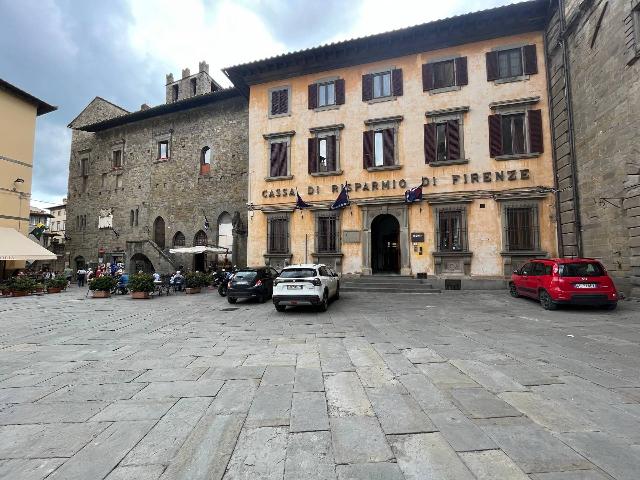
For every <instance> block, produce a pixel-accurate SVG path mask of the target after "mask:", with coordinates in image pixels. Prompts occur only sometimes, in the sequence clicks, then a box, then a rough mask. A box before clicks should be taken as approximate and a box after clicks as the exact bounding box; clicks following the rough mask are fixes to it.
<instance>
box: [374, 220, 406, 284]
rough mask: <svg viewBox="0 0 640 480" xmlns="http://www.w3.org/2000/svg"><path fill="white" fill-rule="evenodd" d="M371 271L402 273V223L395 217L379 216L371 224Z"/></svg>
mask: <svg viewBox="0 0 640 480" xmlns="http://www.w3.org/2000/svg"><path fill="white" fill-rule="evenodd" d="M371 270H372V272H373V273H400V223H399V222H398V220H397V219H396V217H394V216H393V215H388V214H385V215H378V216H377V217H376V218H374V219H373V222H371Z"/></svg>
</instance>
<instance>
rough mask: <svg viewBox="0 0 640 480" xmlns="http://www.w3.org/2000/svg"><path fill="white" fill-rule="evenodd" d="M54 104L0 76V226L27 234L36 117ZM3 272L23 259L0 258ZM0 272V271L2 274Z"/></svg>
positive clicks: (49, 109)
mask: <svg viewBox="0 0 640 480" xmlns="http://www.w3.org/2000/svg"><path fill="white" fill-rule="evenodd" d="M54 110H56V107H53V106H51V105H49V104H48V103H46V102H43V101H42V100H40V99H38V98H36V97H34V96H33V95H31V94H29V93H27V92H25V91H23V90H21V89H19V88H18V87H16V86H14V85H12V84H10V83H9V82H7V81H5V80H2V79H0V112H2V115H0V227H5V228H13V229H15V230H18V231H19V232H20V233H22V234H23V235H27V234H28V228H29V204H30V199H31V180H32V176H33V145H34V140H35V130H36V118H37V117H38V116H40V115H44V114H46V113H49V112H53V111H54ZM0 265H2V266H1V267H0V268H2V269H3V270H4V269H6V270H7V271H11V270H14V269H16V268H22V267H24V262H23V261H2V262H0ZM2 274H3V272H0V276H2Z"/></svg>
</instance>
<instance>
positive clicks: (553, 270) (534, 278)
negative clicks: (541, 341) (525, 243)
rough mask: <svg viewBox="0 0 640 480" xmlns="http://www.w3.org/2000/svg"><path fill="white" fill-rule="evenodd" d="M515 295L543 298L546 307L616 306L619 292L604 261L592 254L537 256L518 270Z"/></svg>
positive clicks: (512, 287) (513, 284)
mask: <svg viewBox="0 0 640 480" xmlns="http://www.w3.org/2000/svg"><path fill="white" fill-rule="evenodd" d="M509 292H510V293H511V296H512V297H519V296H525V297H531V298H535V299H538V300H540V304H541V305H542V307H543V308H544V309H545V310H555V309H556V308H557V307H558V305H561V304H575V305H596V306H603V307H606V308H608V309H609V310H614V309H615V308H616V306H617V305H618V292H617V291H616V286H615V285H614V284H613V280H611V277H610V276H609V275H608V274H607V271H606V270H605V268H604V267H603V266H602V264H601V263H600V262H599V261H597V260H594V259H592V258H552V259H537V260H531V261H529V262H528V263H525V264H524V265H523V266H522V267H521V268H519V269H518V270H515V271H514V272H513V275H511V281H510V282H509Z"/></svg>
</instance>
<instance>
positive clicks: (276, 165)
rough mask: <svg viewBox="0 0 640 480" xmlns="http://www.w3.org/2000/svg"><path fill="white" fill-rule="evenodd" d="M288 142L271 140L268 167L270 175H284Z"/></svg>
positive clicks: (286, 166) (286, 167)
mask: <svg viewBox="0 0 640 480" xmlns="http://www.w3.org/2000/svg"><path fill="white" fill-rule="evenodd" d="M288 147H289V144H288V142H273V143H271V154H270V158H269V160H270V169H269V173H270V176H271V177H286V176H287V169H288V162H287V153H288V150H289V148H288Z"/></svg>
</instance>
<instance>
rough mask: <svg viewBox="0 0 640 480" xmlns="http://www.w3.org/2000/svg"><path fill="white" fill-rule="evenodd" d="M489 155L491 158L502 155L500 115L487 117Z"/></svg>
mask: <svg viewBox="0 0 640 480" xmlns="http://www.w3.org/2000/svg"><path fill="white" fill-rule="evenodd" d="M489 155H490V156H491V157H492V158H495V157H499V156H500V155H502V121H501V115H497V114H496V115H489Z"/></svg>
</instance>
